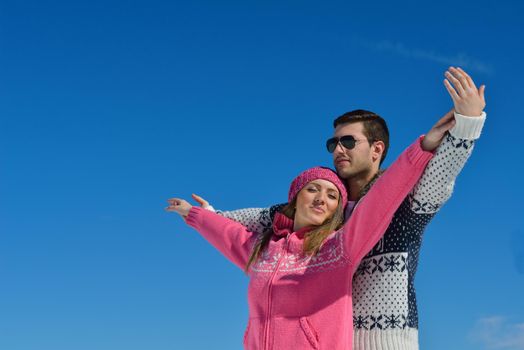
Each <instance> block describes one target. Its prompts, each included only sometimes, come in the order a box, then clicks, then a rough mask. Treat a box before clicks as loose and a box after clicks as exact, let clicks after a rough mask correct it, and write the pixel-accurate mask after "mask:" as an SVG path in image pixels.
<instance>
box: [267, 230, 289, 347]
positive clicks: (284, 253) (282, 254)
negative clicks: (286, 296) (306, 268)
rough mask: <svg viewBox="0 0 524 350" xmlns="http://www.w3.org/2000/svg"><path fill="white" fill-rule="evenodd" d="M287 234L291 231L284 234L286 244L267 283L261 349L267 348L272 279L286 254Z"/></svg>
mask: <svg viewBox="0 0 524 350" xmlns="http://www.w3.org/2000/svg"><path fill="white" fill-rule="evenodd" d="M289 236H291V233H289V234H288V235H287V236H286V244H285V245H284V247H283V248H282V250H281V251H280V252H281V255H280V258H279V259H278V262H277V266H275V270H274V271H273V274H272V275H271V278H270V279H269V285H268V288H267V316H266V324H265V326H264V338H263V342H262V347H261V348H262V349H269V333H270V332H269V324H270V320H271V290H272V289H273V288H272V287H273V280H274V279H275V276H276V274H277V272H278V269H279V267H280V264H281V263H282V260H283V259H284V257H285V256H286V255H287V250H288V246H289Z"/></svg>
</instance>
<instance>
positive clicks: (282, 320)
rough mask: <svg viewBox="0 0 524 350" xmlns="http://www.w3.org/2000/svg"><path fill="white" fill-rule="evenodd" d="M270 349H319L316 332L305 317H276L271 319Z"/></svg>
mask: <svg viewBox="0 0 524 350" xmlns="http://www.w3.org/2000/svg"><path fill="white" fill-rule="evenodd" d="M270 329H271V340H270V345H272V346H270V347H271V349H275V350H276V349H278V350H283V349H300V350H306V349H314V350H319V349H320V343H319V339H318V333H317V332H316V330H315V329H314V327H313V326H312V325H311V322H309V320H308V319H307V318H306V317H300V318H287V317H277V318H274V319H273V320H272V325H271V326H270Z"/></svg>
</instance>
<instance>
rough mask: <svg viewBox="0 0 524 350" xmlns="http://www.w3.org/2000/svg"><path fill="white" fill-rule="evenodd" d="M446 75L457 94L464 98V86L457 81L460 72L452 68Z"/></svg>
mask: <svg viewBox="0 0 524 350" xmlns="http://www.w3.org/2000/svg"><path fill="white" fill-rule="evenodd" d="M445 74H446V78H448V80H449V81H450V82H451V83H452V84H453V87H454V88H455V90H456V91H457V94H458V95H459V96H464V92H465V91H464V86H463V85H462V83H461V82H460V80H459V79H457V77H458V76H460V74H459V73H458V71H457V70H451V68H450V69H449V70H448V71H447V72H446V73H445Z"/></svg>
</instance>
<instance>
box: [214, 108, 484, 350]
mask: <svg viewBox="0 0 524 350" xmlns="http://www.w3.org/2000/svg"><path fill="white" fill-rule="evenodd" d="M455 118H456V125H455V126H454V128H453V129H452V130H450V133H449V134H447V135H446V137H445V138H444V140H443V141H442V143H441V145H440V146H439V147H438V148H437V151H436V153H435V156H434V158H433V159H432V160H431V161H430V162H429V164H428V166H427V168H426V170H425V172H424V174H423V175H422V177H421V179H420V181H419V182H418V184H417V185H416V186H415V188H414V189H413V191H412V192H411V193H410V194H409V195H408V196H407V197H406V198H405V199H404V201H403V202H402V204H401V206H400V207H399V209H398V210H397V211H396V212H395V214H394V216H393V219H392V221H391V223H390V225H389V227H388V228H387V230H386V232H385V234H384V237H383V238H382V239H381V240H380V241H379V242H378V243H377V244H376V245H375V246H374V247H373V249H372V250H371V251H370V252H369V253H368V254H367V255H366V256H365V257H364V259H363V260H362V261H361V263H360V265H359V267H358V269H357V271H356V273H355V275H354V277H353V331H354V336H353V349H356V350H416V349H418V310H417V301H416V293H415V285H414V281H415V274H416V271H417V266H418V260H419V252H420V247H421V244H422V236H423V232H424V229H425V228H426V226H427V225H428V223H429V222H430V220H431V219H432V218H433V217H434V215H435V213H436V212H437V211H438V210H439V209H440V208H441V206H442V205H443V204H444V203H445V202H446V201H447V200H448V199H449V197H450V196H451V193H452V191H453V187H454V183H455V178H456V177H457V175H458V174H459V173H460V171H461V170H462V168H463V166H464V164H465V163H466V161H467V159H468V158H469V156H470V155H471V153H472V151H473V146H474V140H476V139H477V138H478V137H479V136H480V133H481V130H482V127H483V125H484V122H485V119H486V114H485V113H483V114H482V116H481V117H480V118H478V117H475V118H472V117H466V116H462V115H460V114H458V113H455ZM281 207H282V205H276V206H272V207H271V208H250V209H241V210H235V211H229V212H219V213H220V214H222V215H224V216H226V217H228V218H231V219H233V220H236V221H238V222H241V223H242V224H243V225H245V226H246V227H247V228H248V229H249V230H251V231H253V232H262V231H264V230H265V229H267V228H268V227H271V222H272V219H273V216H274V214H275V212H277V211H278V210H279V209H280V208H281ZM351 208H352V205H348V209H349V210H348V211H347V212H346V216H349V215H351Z"/></svg>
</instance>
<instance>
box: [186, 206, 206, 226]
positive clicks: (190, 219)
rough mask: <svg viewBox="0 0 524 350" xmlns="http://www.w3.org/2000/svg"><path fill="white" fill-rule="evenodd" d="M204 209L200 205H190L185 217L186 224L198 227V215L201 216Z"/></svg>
mask: <svg viewBox="0 0 524 350" xmlns="http://www.w3.org/2000/svg"><path fill="white" fill-rule="evenodd" d="M203 210H205V209H202V208H200V207H196V206H192V207H191V209H190V210H189V214H187V217H186V224H188V225H189V226H191V227H193V228H195V229H196V228H198V226H199V223H200V217H201V216H202V211H203Z"/></svg>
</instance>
